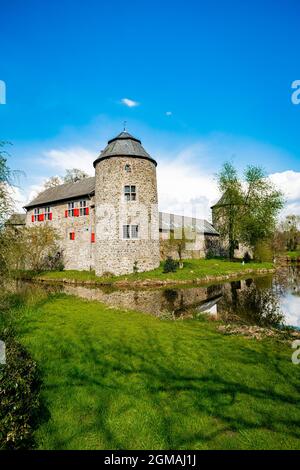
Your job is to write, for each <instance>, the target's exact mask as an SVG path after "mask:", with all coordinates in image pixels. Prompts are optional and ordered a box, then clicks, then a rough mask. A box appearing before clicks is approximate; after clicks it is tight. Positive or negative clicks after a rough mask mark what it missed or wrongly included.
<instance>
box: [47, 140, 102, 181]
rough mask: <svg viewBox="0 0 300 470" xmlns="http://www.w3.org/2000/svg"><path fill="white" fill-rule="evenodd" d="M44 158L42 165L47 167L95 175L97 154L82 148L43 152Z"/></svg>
mask: <svg viewBox="0 0 300 470" xmlns="http://www.w3.org/2000/svg"><path fill="white" fill-rule="evenodd" d="M43 156H44V158H43V159H40V163H41V164H43V165H45V166H50V167H52V168H55V169H57V170H62V171H64V170H66V169H68V168H79V169H80V170H83V171H85V172H86V173H87V174H89V175H91V176H92V175H93V173H94V168H93V161H94V160H96V158H97V155H95V153H93V152H91V151H89V150H87V149H84V148H82V147H70V148H64V149H51V150H48V151H46V152H43Z"/></svg>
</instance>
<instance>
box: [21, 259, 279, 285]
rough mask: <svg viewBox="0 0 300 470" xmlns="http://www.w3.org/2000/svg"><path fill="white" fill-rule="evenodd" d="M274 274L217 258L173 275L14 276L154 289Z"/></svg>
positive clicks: (188, 263) (262, 266)
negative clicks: (156, 287)
mask: <svg viewBox="0 0 300 470" xmlns="http://www.w3.org/2000/svg"><path fill="white" fill-rule="evenodd" d="M274 272H275V268H274V265H273V264H272V263H248V264H244V265H243V264H242V263H240V262H230V261H226V260H220V259H210V260H207V259H193V260H192V259H191V260H185V261H184V262H183V268H182V269H178V270H177V271H176V272H174V273H164V272H163V265H162V264H161V265H160V267H159V268H157V269H154V270H153V271H147V272H143V273H135V274H129V275H124V276H112V275H108V276H105V277H97V276H96V275H95V273H94V272H93V271H48V272H42V273H38V274H37V273H32V272H29V271H23V272H19V273H18V274H17V277H18V278H19V279H23V280H30V281H36V282H47V283H64V284H78V285H90V286H97V285H99V286H101V285H102V286H110V285H114V286H115V287H147V286H149V287H155V286H167V285H176V284H180V285H190V284H198V285H200V284H210V283H213V282H222V281H227V280H230V279H232V280H233V279H235V278H241V277H245V276H246V277H247V276H248V275H253V274H257V275H258V274H262V275H266V274H272V273H274Z"/></svg>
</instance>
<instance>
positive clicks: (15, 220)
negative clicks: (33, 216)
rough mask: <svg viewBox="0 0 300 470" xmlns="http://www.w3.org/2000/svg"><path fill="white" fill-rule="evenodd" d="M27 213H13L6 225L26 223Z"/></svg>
mask: <svg viewBox="0 0 300 470" xmlns="http://www.w3.org/2000/svg"><path fill="white" fill-rule="evenodd" d="M25 223H26V214H17V213H16V214H12V215H11V216H10V217H9V219H7V221H6V222H5V225H25Z"/></svg>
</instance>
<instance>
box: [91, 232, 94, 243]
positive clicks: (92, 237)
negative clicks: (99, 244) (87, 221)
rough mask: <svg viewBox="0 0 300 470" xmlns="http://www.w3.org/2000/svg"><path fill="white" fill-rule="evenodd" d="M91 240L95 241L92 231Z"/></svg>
mask: <svg viewBox="0 0 300 470" xmlns="http://www.w3.org/2000/svg"><path fill="white" fill-rule="evenodd" d="M91 242H92V243H95V234H94V232H93V233H92V234H91Z"/></svg>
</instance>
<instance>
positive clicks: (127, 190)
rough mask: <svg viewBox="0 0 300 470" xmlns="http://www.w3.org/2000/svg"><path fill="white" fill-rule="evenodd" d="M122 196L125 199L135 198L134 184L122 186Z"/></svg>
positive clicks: (131, 199) (133, 199)
mask: <svg viewBox="0 0 300 470" xmlns="http://www.w3.org/2000/svg"><path fill="white" fill-rule="evenodd" d="M124 198H125V201H135V200H136V186H135V185H126V186H124Z"/></svg>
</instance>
